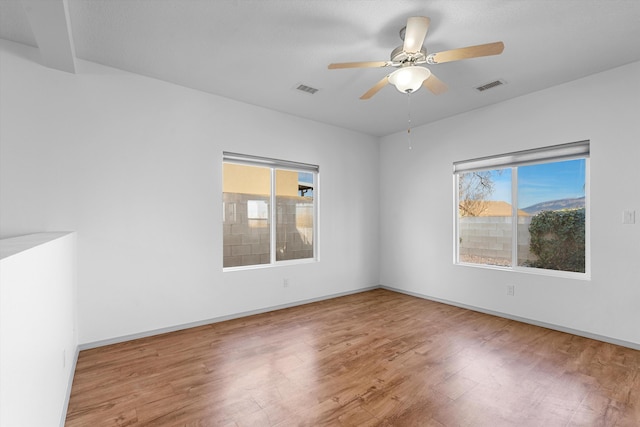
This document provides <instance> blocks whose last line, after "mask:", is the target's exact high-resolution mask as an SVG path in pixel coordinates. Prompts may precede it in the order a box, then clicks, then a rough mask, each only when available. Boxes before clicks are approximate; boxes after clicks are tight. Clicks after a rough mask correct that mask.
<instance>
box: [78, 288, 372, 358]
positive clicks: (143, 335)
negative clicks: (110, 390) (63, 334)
mask: <svg viewBox="0 0 640 427" xmlns="http://www.w3.org/2000/svg"><path fill="white" fill-rule="evenodd" d="M379 288H380V286H370V287H367V288H360V289H354V290H351V291H346V292H339V293H336V294H330V295H325V296H322V297H317V298H311V299H306V300H300V301H294V302H290V303H287V304H280V305H275V306H270V307H265V308H261V309H257V310H250V311H244V312H241V313H234V314H230V315H226V316H220V317H214V318H210V319H205V320H200V321H196V322H190V323H183V324H180V325H175V326H168V327H166V328H160V329H154V330H151V331H145V332H139V333H136V334H130V335H123V336H119V337H114V338H109V339H106V340H99V341H93V342H88V343H83V344H80V345H79V346H78V348H79V350H80V351H82V350H88V349H91V348H97V347H104V346H106V345H112V344H118V343H121V342H126V341H132V340H136V339H140V338H147V337H152V336H154V335H161V334H166V333H169V332H176V331H181V330H184V329H189V328H196V327H198V326H205V325H211V324H213V323H219V322H224V321H227V320H233V319H239V318H241V317H247V316H253V315H256V314H262V313H268V312H270V311H275V310H282V309H285V308H291V307H297V306H299V305H304V304H311V303H314V302H318V301H324V300H328V299H333V298H339V297H343V296H347V295H353V294H359V293H361V292H367V291H371V290H374V289H379Z"/></svg>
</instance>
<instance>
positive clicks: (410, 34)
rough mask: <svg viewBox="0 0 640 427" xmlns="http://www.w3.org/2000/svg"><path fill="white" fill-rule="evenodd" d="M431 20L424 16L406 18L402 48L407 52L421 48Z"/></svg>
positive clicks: (414, 51) (418, 50)
mask: <svg viewBox="0 0 640 427" xmlns="http://www.w3.org/2000/svg"><path fill="white" fill-rule="evenodd" d="M430 22H431V21H430V20H429V18H427V17H426V16H412V17H411V18H409V19H407V27H406V30H405V32H404V45H403V46H402V50H403V51H405V52H408V53H417V52H420V50H421V49H422V44H423V43H424V38H425V37H426V36H427V30H429V23H430Z"/></svg>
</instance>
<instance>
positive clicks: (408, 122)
mask: <svg viewBox="0 0 640 427" xmlns="http://www.w3.org/2000/svg"><path fill="white" fill-rule="evenodd" d="M407 111H408V113H407V117H408V120H407V139H408V141H409V150H411V149H412V148H413V147H412V144H411V93H408V94H407Z"/></svg>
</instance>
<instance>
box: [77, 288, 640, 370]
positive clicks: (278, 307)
mask: <svg viewBox="0 0 640 427" xmlns="http://www.w3.org/2000/svg"><path fill="white" fill-rule="evenodd" d="M375 289H386V290H388V291H391V292H398V293H401V294H405V295H409V296H413V297H416V298H422V299H426V300H429V301H434V302H439V303H442V304H447V305H451V306H454V307H460V308H464V309H467V310H471V311H477V312H480V313H484V314H488V315H491V316H497V317H501V318H504V319H509V320H514V321H516V322H522V323H527V324H529V325H534V326H540V327H542V328H547V329H552V330H555V331H559V332H565V333H568V334H572V335H577V336H580V337H585V338H589V339H593V340H596V341H602V342H606V343H609V344H614V345H619V346H622V347H627V348H631V349H634V350H640V343H636V342H633V341H625V340H620V339H617V338H612V337H608V336H605V335H599V334H594V333H591V332H586V331H582V330H579V329H573V328H567V327H565V326H561V325H556V324H554V323H547V322H542V321H539V320H534V319H529V318H526V317H520V316H514V315H511V314H508V313H503V312H500V311H495V310H489V309H485V308H481V307H476V306H473V305H469V304H463V303H459V302H455V301H450V300H447V299H443V298H437V297H433V296H429V295H425V294H421V293H418V292H412V291H407V290H404V289H399V288H395V287H393V286H386V285H376V286H369V287H366V288H360V289H354V290H351V291H346V292H339V293H337V294H331V295H325V296H322V297H317V298H311V299H307V300H300V301H296V302H291V303H287V304H280V305H275V306H271V307H265V308H262V309H258V310H251V311H245V312H242V313H235V314H230V315H227V316H220V317H215V318H211V319H207V320H201V321H197V322H190V323H185V324H181V325H176V326H170V327H166V328H160V329H155V330H151V331H146V332H140V333H136V334H130V335H123V336H120V337H115V338H110V339H106V340H99V341H93V342H88V343H84V344H80V345H78V350H80V351H82V350H89V349H92V348H98V347H104V346H107V345H112V344H118V343H122V342H127V341H131V340H135V339H140V338H147V337H151V336H154V335H160V334H166V333H169V332H175V331H181V330H184V329H189V328H195V327H199V326H205V325H211V324H214V323H218V322H224V321H227V320H233V319H238V318H241V317H246V316H253V315H255V314H262V313H268V312H270V311H275V310H281V309H285V308H290V307H297V306H300V305H304V304H310V303H314V302H319V301H325V300H329V299H333V298H339V297H343V296H347V295H355V294H359V293H361V292H368V291H372V290H375ZM76 360H77V353H76ZM74 372H75V362H74Z"/></svg>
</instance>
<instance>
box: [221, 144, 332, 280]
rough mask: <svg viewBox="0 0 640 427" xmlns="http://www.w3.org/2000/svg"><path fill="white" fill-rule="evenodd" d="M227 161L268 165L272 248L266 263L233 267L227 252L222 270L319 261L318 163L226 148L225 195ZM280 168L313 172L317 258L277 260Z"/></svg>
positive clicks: (315, 253)
mask: <svg viewBox="0 0 640 427" xmlns="http://www.w3.org/2000/svg"><path fill="white" fill-rule="evenodd" d="M225 163H230V164H237V165H243V166H253V167H262V168H267V169H269V174H270V194H269V202H268V203H269V209H268V213H269V218H268V220H269V245H270V250H269V256H270V261H269V263H264V264H249V265H239V266H232V267H224V255H223V267H222V271H223V272H226V271H240V270H253V269H259V268H271V267H278V266H286V265H293V264H308V263H315V262H318V261H319V260H320V256H319V234H320V233H319V231H320V226H319V223H320V221H319V216H320V209H319V204H320V197H319V194H320V192H319V181H320V167H319V166H318V165H314V164H310V163H301V162H294V161H289V160H280V159H273V158H268V157H260V156H252V155H247V154H239V153H232V152H228V151H224V152H223V153H222V161H221V163H220V164H221V165H222V168H221V174H222V179H221V184H222V189H221V190H222V191H221V195H224V164H225ZM278 170H288V171H294V172H308V173H311V174H312V176H313V184H312V185H313V227H312V229H313V231H312V233H313V243H312V248H313V257H310V258H298V259H288V260H277V259H276V257H277V255H276V251H277V244H276V243H277V242H276V240H277V238H276V236H277V233H276V230H277V210H278V206H277V203H276V198H277V194H276V174H277V171H278ZM222 201H223V206H224V200H222ZM223 211H224V207H223ZM222 225H223V226H224V217H223V221H222ZM222 240H223V247H224V233H223V239H222Z"/></svg>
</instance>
